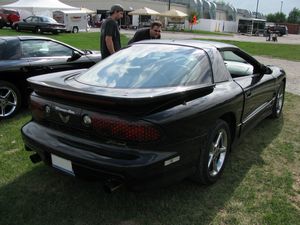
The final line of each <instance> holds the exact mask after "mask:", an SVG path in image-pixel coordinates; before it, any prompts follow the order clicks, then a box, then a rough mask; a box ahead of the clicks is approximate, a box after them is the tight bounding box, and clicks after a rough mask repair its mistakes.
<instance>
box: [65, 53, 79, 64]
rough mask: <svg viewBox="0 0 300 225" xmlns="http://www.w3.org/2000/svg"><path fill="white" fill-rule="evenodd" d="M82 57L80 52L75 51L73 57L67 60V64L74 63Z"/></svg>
mask: <svg viewBox="0 0 300 225" xmlns="http://www.w3.org/2000/svg"><path fill="white" fill-rule="evenodd" d="M80 57H81V55H80V54H79V53H78V52H75V51H73V53H72V56H71V57H70V58H68V59H67V62H73V61H75V60H77V59H79V58H80Z"/></svg>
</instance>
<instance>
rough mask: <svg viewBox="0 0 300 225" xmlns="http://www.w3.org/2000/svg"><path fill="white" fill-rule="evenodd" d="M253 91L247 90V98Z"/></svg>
mask: <svg viewBox="0 0 300 225" xmlns="http://www.w3.org/2000/svg"><path fill="white" fill-rule="evenodd" d="M251 94H252V93H251V91H250V90H248V91H246V98H249V97H250V96H251Z"/></svg>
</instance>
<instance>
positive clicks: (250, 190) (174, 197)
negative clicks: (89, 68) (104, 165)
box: [0, 30, 300, 225]
mask: <svg viewBox="0 0 300 225" xmlns="http://www.w3.org/2000/svg"><path fill="white" fill-rule="evenodd" d="M5 32H7V33H8V34H12V35H15V34H16V32H14V31H6V30H0V35H4V33H5ZM22 34H23V33H22ZM25 34H26V33H25ZM27 34H31V33H27ZM49 36H51V37H52V38H55V39H59V40H62V41H64V42H67V43H69V44H72V45H74V46H77V47H78V48H84V49H99V33H88V34H82V33H79V34H62V35H61V34H60V35H49ZM122 40H123V44H124V45H125V43H126V42H127V38H126V37H122ZM252 44H254V45H256V44H257V43H252ZM124 45H123V46H124ZM245 46H246V45H245ZM248 47H249V48H250V46H248ZM284 48H285V47H284ZM245 50H246V51H248V50H247V49H245ZM258 51H259V49H258ZM290 51H291V54H292V52H294V51H295V49H291V50H290ZM261 53H262V54H263V53H264V52H263V51H262V50H261ZM257 55H258V54H257ZM263 55H265V54H263ZM299 118H300V96H296V95H292V94H286V101H285V106H284V110H283V116H282V117H281V118H280V119H278V120H272V119H266V120H264V121H262V123H260V125H258V126H257V127H256V128H255V129H254V130H252V132H250V133H249V134H248V135H247V138H246V139H244V140H243V141H242V142H241V143H240V144H239V145H238V147H237V148H236V149H235V150H234V151H233V152H232V154H231V156H230V158H229V161H228V164H227V165H226V169H225V171H224V174H223V176H222V178H221V179H220V180H219V181H218V182H217V183H216V184H214V185H212V186H198V185H196V184H194V183H193V182H190V181H188V180H185V181H183V182H181V183H178V184H174V185H172V186H170V187H167V188H163V189H157V190H151V191H145V192H141V193H135V192H130V191H128V190H126V189H120V190H118V191H117V192H115V193H113V194H111V195H109V194H106V193H105V192H104V191H103V189H102V183H101V182H92V181H85V180H81V179H74V178H73V177H69V176H66V175H62V174H60V173H58V172H57V171H54V170H53V169H51V168H50V167H47V166H45V165H44V164H43V163H39V164H32V163H31V161H30V160H29V155H30V154H31V153H30V152H26V151H25V150H24V147H23V142H22V139H21V134H20V128H21V127H22V125H23V124H24V123H26V122H27V121H29V120H30V113H29V112H28V111H27V110H25V111H23V112H21V113H19V114H18V115H17V116H16V117H15V118H13V119H9V120H2V121H0V225H21V224H22V225H41V224H42V225H81V224H82V225H95V224H99V225H202V224H203V225H207V224H213V225H220V224H222V225H225V224H228V225H235V224H240V225H258V224H261V225H298V224H299V225H300V170H299V165H300V135H299V134H300V123H299Z"/></svg>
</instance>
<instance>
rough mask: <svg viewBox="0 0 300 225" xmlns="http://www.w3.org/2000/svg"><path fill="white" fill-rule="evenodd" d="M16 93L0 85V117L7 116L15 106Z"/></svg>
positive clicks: (13, 110) (12, 111)
mask: <svg viewBox="0 0 300 225" xmlns="http://www.w3.org/2000/svg"><path fill="white" fill-rule="evenodd" d="M17 99H18V98H17V94H16V93H15V92H14V90H13V89H11V88H9V87H0V117H8V116H10V115H11V114H13V113H14V112H15V110H16V108H17V104H18V102H17Z"/></svg>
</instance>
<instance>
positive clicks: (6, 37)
mask: <svg viewBox="0 0 300 225" xmlns="http://www.w3.org/2000/svg"><path fill="white" fill-rule="evenodd" d="M0 39H4V40H14V39H19V40H31V39H43V40H53V39H51V38H48V37H41V36H0Z"/></svg>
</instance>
